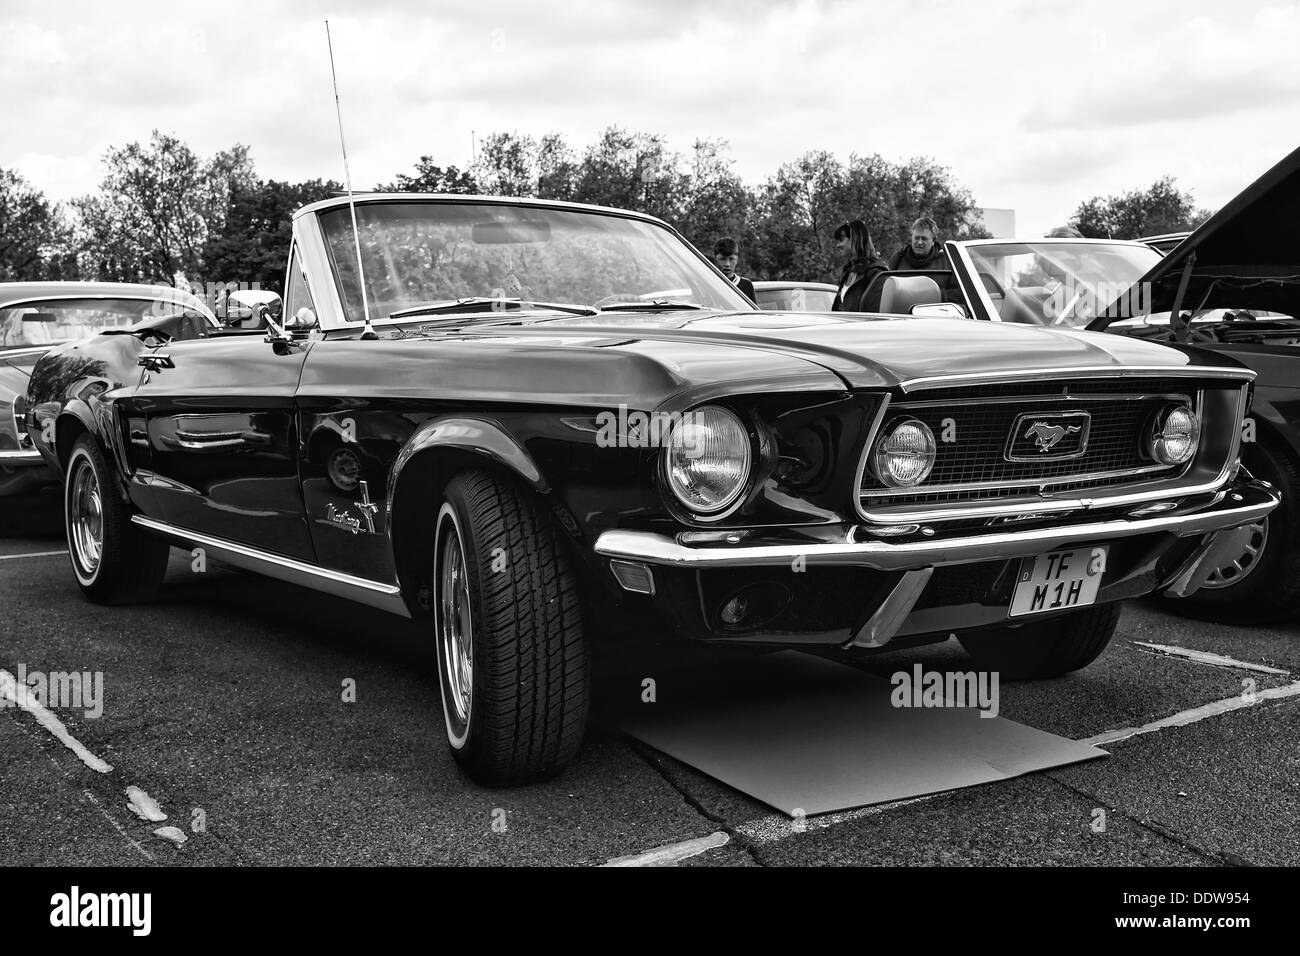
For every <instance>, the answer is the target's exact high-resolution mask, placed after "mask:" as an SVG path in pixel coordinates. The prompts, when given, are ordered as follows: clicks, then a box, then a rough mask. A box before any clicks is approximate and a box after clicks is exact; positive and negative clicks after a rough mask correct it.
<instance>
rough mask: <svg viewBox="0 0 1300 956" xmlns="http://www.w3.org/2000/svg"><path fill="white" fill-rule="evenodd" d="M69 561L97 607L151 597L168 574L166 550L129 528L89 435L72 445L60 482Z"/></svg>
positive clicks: (127, 515)
mask: <svg viewBox="0 0 1300 956" xmlns="http://www.w3.org/2000/svg"><path fill="white" fill-rule="evenodd" d="M63 520H64V529H65V532H66V535H67V539H68V557H69V558H70V559H71V561H72V571H73V573H74V574H75V575H76V577H77V584H78V585H79V586H80V587H81V591H82V593H83V594H85V595H86V597H88V598H90V600H92V601H94V602H96V603H98V604H128V603H131V602H133V601H142V600H146V599H147V598H148V597H150V596H151V595H152V594H153V592H154V591H155V590H156V589H157V587H158V585H159V584H160V583H162V579H163V574H164V572H165V571H166V570H167V557H168V554H169V553H170V550H171V549H170V548H169V547H168V545H167V544H166V543H165V542H163V541H160V540H158V539H157V538H152V537H150V536H149V535H147V534H145V533H143V532H142V531H140V529H139V528H137V527H135V526H134V525H133V524H131V515H130V513H129V511H128V510H127V506H126V504H125V503H124V502H123V501H122V500H121V499H120V498H119V497H118V496H117V495H116V494H115V493H114V491H113V489H112V487H111V485H110V484H109V472H108V465H107V463H106V462H105V461H104V456H103V454H101V452H100V450H99V446H98V445H97V444H96V443H95V440H94V439H93V438H92V437H91V436H90V435H82V436H81V437H80V438H78V439H77V441H76V443H75V444H74V445H73V446H72V452H71V454H69V455H68V465H67V468H66V470H65V472H64V482H63Z"/></svg>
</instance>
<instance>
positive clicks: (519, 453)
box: [27, 194, 1277, 784]
mask: <svg viewBox="0 0 1300 956" xmlns="http://www.w3.org/2000/svg"><path fill="white" fill-rule="evenodd" d="M355 217H356V219H355V221H356V222H357V223H358V224H359V228H358V232H357V233H355V234H354V232H353V225H352V223H353V221H354V220H353V218H352V213H351V212H350V210H349V203H348V201H347V199H346V198H345V199H331V200H327V201H324V202H319V203H315V204H313V205H310V206H307V207H305V208H303V209H301V210H299V211H298V212H297V213H296V214H295V216H294V220H293V230H292V233H293V240H292V242H293V244H292V249H291V251H290V255H289V265H288V274H287V277H286V285H285V289H286V292H285V301H284V303H283V306H282V307H280V304H279V303H278V302H276V301H269V302H267V303H265V304H263V305H262V306H260V307H259V309H260V313H259V314H260V315H261V317H263V318H264V319H265V321H266V323H267V326H268V330H267V332H266V333H265V334H263V333H248V332H243V331H238V332H224V333H217V334H215V335H212V336H210V337H208V338H204V339H198V340H193V341H172V342H170V343H167V344H159V343H157V342H154V341H151V340H149V339H148V338H146V337H144V336H135V335H122V336H101V337H99V338H96V339H90V340H86V341H84V342H81V343H77V344H74V345H72V346H67V347H64V348H63V349H60V350H56V351H53V352H51V353H49V354H47V355H46V356H45V357H43V358H42V359H41V361H40V362H39V363H38V365H37V369H36V374H34V375H33V378H32V386H31V389H30V391H29V395H28V403H29V404H28V407H29V412H28V416H27V426H28V430H29V434H31V436H32V438H33V441H34V442H35V444H36V446H37V447H38V448H39V449H40V452H41V454H43V455H45V456H46V457H47V460H49V461H50V462H52V463H57V465H58V467H59V468H61V469H62V470H63V472H64V474H65V498H66V514H67V536H68V542H69V554H70V560H71V566H72V570H73V573H74V575H75V578H76V581H77V583H78V585H79V587H80V588H81V590H82V592H83V593H84V594H85V595H86V597H87V598H89V599H90V600H92V601H96V602H103V603H115V602H122V601H129V600H140V599H144V598H147V597H148V595H149V594H150V593H152V591H153V590H154V588H155V587H156V586H157V585H158V583H159V581H160V580H161V578H162V575H163V570H164V566H165V563H166V558H167V546H168V544H179V545H181V546H183V547H185V548H193V547H202V548H204V549H206V551H207V553H208V554H209V556H211V557H213V558H217V559H224V560H226V561H228V562H230V563H232V564H235V565H238V566H241V567H244V568H247V569H251V570H254V571H258V572H261V573H264V574H267V575H270V576H273V577H277V578H281V579H283V580H287V581H292V582H295V583H298V584H302V585H306V586H308V587H311V588H316V589H320V590H323V591H328V592H330V593H333V594H337V595H341V596H343V597H346V598H349V599H351V600H354V601H358V602H361V603H363V604H367V605H370V606H373V607H376V608H380V609H383V610H385V611H389V612H392V613H393V614H396V615H399V616H402V617H409V618H414V619H418V620H421V621H427V622H428V628H429V636H430V639H431V640H432V641H433V643H434V645H435V648H436V653H437V659H438V674H439V682H440V687H441V694H442V711H443V718H444V725H445V730H446V736H447V740H448V744H449V746H450V748H451V752H452V753H453V754H454V756H455V759H456V760H457V761H459V763H460V764H461V765H462V766H463V767H464V768H465V769H466V770H467V772H468V773H469V774H470V775H472V776H473V777H474V778H475V779H476V780H479V781H481V782H484V783H490V784H508V783H518V782H523V781H531V780H537V779H539V778H541V777H544V776H546V775H548V774H551V773H554V772H556V771H558V770H559V769H560V768H561V767H563V766H564V765H565V764H566V763H567V762H568V761H569V760H570V759H571V758H572V757H573V755H574V754H575V752H576V751H577V749H578V747H579V742H580V740H581V737H582V733H583V726H584V721H585V718H586V712H587V706H588V703H587V702H588V696H589V686H588V685H589V670H588V645H589V644H590V643H591V642H594V641H602V642H610V643H611V644H612V643H613V642H616V641H618V640H634V639H635V640H663V639H675V640H684V641H704V642H710V643H713V644H718V645H736V646H744V647H754V646H766V647H793V648H802V649H806V650H807V649H813V650H817V651H818V652H821V653H827V654H838V655H842V656H846V657H854V656H858V655H860V654H864V653H873V652H878V651H880V650H882V649H885V648H889V649H893V648H897V647H906V646H909V645H916V644H924V643H929V642H934V641H942V640H944V639H946V638H947V637H948V636H949V635H950V634H952V633H956V634H957V635H958V636H959V637H960V638H961V640H962V642H963V643H964V644H965V646H966V647H967V648H968V649H969V650H970V652H971V653H972V654H973V655H974V656H975V658H976V660H977V661H979V662H980V663H981V665H982V666H986V667H990V668H996V669H999V670H1001V671H1002V673H1003V676H1004V677H1016V676H1020V677H1046V676H1054V675H1060V674H1064V673H1066V672H1069V671H1072V670H1075V669H1077V668H1080V667H1083V666H1085V665H1087V664H1088V663H1089V662H1091V661H1092V660H1093V659H1094V658H1096V656H1097V655H1098V654H1099V653H1101V651H1102V649H1103V648H1104V647H1105V645H1106V643H1107V641H1109V640H1110V637H1111V635H1112V633H1113V631H1114V629H1115V625H1116V622H1117V619H1118V613H1119V610H1118V602H1120V601H1122V600H1124V599H1126V598H1131V597H1136V596H1139V595H1141V594H1145V593H1147V592H1149V591H1151V590H1153V589H1157V588H1165V589H1172V590H1173V591H1175V592H1177V593H1188V592H1190V591H1192V590H1194V589H1195V588H1196V587H1197V586H1198V585H1199V584H1200V582H1201V580H1202V578H1203V576H1204V573H1206V572H1207V570H1208V568H1209V567H1211V566H1213V563H1214V561H1215V560H1216V553H1217V550H1218V549H1219V548H1221V547H1223V546H1224V542H1225V541H1227V540H1229V538H1230V535H1228V534H1227V532H1229V530H1230V529H1234V528H1237V527H1239V526H1241V525H1244V524H1249V523H1251V522H1254V521H1258V520H1259V519H1260V518H1261V517H1263V516H1264V515H1266V514H1267V513H1268V512H1269V511H1270V510H1271V509H1272V508H1273V507H1275V506H1276V504H1277V496H1276V494H1274V493H1273V492H1272V491H1270V490H1269V489H1268V488H1267V487H1265V486H1264V485H1263V484H1261V483H1259V482H1257V481H1252V480H1250V479H1248V478H1247V477H1245V476H1243V475H1239V474H1238V473H1237V465H1238V462H1237V452H1238V447H1239V445H1238V437H1239V435H1240V428H1241V420H1242V416H1243V413H1244V410H1245V407H1246V402H1247V393H1248V390H1249V387H1250V382H1251V380H1252V379H1253V377H1254V375H1253V373H1252V372H1250V371H1249V370H1247V369H1245V368H1243V367H1241V365H1240V364H1239V363H1237V362H1235V361H1233V360H1232V359H1230V358H1226V357H1222V356H1217V355H1214V354H1210V353H1204V352H1191V353H1189V352H1186V351H1179V350H1177V349H1172V348H1169V347H1166V346H1163V345H1159V344H1155V343H1148V342H1141V341H1129V340H1124V339H1120V338H1117V337H1116V336H1107V335H1089V334H1084V333H1078V332H1075V331H1072V330H1045V329H1037V328H1028V327H1024V326H1015V325H1012V324H1010V323H997V324H993V323H976V322H971V321H968V320H948V319H943V318H925V319H910V318H894V319H890V318H886V317H877V318H874V319H873V318H870V317H864V316H861V315H855V316H844V315H840V314H818V313H769V312H762V311H759V310H757V309H754V308H753V307H752V306H751V305H750V304H749V303H748V300H746V299H745V298H744V297H743V296H742V295H741V294H740V293H739V292H738V291H737V290H736V289H735V287H734V286H732V285H731V283H730V282H728V281H727V280H726V278H725V277H724V276H723V275H722V273H720V272H719V271H718V270H717V268H716V267H715V266H714V265H713V264H712V263H710V262H709V261H708V260H707V259H705V258H704V257H702V256H701V255H700V254H699V253H698V252H696V251H695V250H694V249H693V248H692V247H691V246H690V245H689V244H688V243H687V242H686V241H685V240H684V239H683V238H682V237H681V236H680V235H679V234H677V233H676V232H675V231H674V230H673V229H671V228H670V227H668V226H667V225H665V224H664V223H662V222H660V221H659V220H657V219H654V218H651V217H649V216H645V215H641V214H639V213H633V212H627V211H623V210H616V209H603V208H596V207H590V206H582V205H577V204H572V203H558V202H545V201H541V200H537V201H521V200H509V199H501V198H493V197H467V196H416V195H409V194H398V195H367V196H364V197H358V198H357V199H356V207H355ZM664 290H673V291H674V293H684V294H683V295H681V296H677V295H676V294H674V295H673V296H671V297H670V296H668V295H667V294H666V293H665V292H664ZM86 361H94V362H96V363H99V365H101V366H102V368H103V369H104V372H103V374H104V376H105V377H107V378H111V379H112V382H113V387H112V388H110V389H108V390H105V391H96V392H91V393H83V392H77V391H75V390H71V391H70V390H68V389H66V388H59V387H55V383H60V382H64V381H67V380H68V379H69V376H68V375H66V374H63V372H62V370H63V369H64V368H65V367H66V366H68V365H69V364H70V363H78V362H86ZM49 422H52V423H53V427H46V423H49ZM304 436H307V438H310V439H311V440H310V441H308V440H307V438H305V437H304ZM353 446H355V449H356V454H355V456H353V457H352V458H351V459H347V458H346V456H340V455H339V454H338V450H339V448H341V447H353Z"/></svg>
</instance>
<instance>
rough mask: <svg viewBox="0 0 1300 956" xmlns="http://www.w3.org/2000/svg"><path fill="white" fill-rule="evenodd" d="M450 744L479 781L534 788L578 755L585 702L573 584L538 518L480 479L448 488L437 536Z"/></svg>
mask: <svg viewBox="0 0 1300 956" xmlns="http://www.w3.org/2000/svg"><path fill="white" fill-rule="evenodd" d="M433 546H434V569H433V592H434V636H435V641H436V645H437V656H438V675H439V684H440V686H441V691H442V710H443V722H444V724H445V727H446V732H447V742H448V744H449V745H450V747H451V752H452V755H453V756H454V757H455V759H456V761H457V763H459V764H460V765H461V767H462V768H464V770H465V771H466V772H467V773H468V774H469V775H470V777H472V778H473V779H474V780H475V781H477V782H479V783H482V784H486V785H492V786H501V785H512V784H521V783H532V782H534V781H538V780H543V779H545V778H547V777H549V776H552V775H554V774H556V773H558V772H559V771H560V770H562V769H563V768H564V767H565V765H566V764H568V762H569V761H570V760H571V759H572V758H573V756H574V754H575V753H577V750H578V747H579V745H580V744H581V742H582V734H583V730H584V728H585V725H586V719H587V706H588V697H589V687H588V670H587V654H586V647H585V644H584V640H583V629H582V616H581V609H580V605H579V600H578V593H577V585H576V582H575V581H574V577H573V573H572V571H571V570H570V568H569V565H568V561H567V557H566V555H565V554H564V551H563V549H562V547H561V543H560V541H559V540H558V538H557V537H556V533H555V529H554V527H553V525H552V523H551V522H550V521H549V520H548V518H547V516H546V514H545V513H544V512H543V511H542V510H541V509H539V508H538V507H536V505H535V504H534V503H533V502H532V501H531V500H530V499H529V498H527V497H526V496H525V492H524V491H523V490H522V489H520V488H518V487H517V486H515V485H513V484H509V483H506V482H503V481H500V480H498V479H497V478H495V477H493V476H491V475H488V474H486V473H484V472H481V471H465V472H461V473H460V474H459V475H457V476H456V477H455V478H453V479H452V480H451V482H450V483H449V484H448V485H447V490H446V493H445V495H444V499H443V503H442V506H441V509H440V510H439V512H438V519H437V523H436V526H435V533H434V541H433Z"/></svg>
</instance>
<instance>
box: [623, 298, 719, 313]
mask: <svg viewBox="0 0 1300 956" xmlns="http://www.w3.org/2000/svg"><path fill="white" fill-rule="evenodd" d="M707 308H708V306H707V305H700V304H699V303H698V302H678V301H676V300H675V299H654V300H652V301H650V302H645V301H640V300H638V301H636V302H611V303H610V304H608V305H602V306H601V307H600V311H601V312H673V311H676V310H678V309H707Z"/></svg>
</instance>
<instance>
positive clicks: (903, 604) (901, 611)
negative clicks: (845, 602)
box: [845, 568, 934, 649]
mask: <svg viewBox="0 0 1300 956" xmlns="http://www.w3.org/2000/svg"><path fill="white" fill-rule="evenodd" d="M933 574H934V568H917V569H916V570H915V571H908V572H906V573H904V575H903V577H902V579H901V580H900V581H899V582H898V583H897V584H895V585H894V588H893V590H892V591H890V592H889V596H888V597H886V598H885V600H884V601H882V602H881V603H880V607H878V608H876V610H875V611H874V612H873V613H872V615H871V617H869V618H867V621H866V623H865V624H863V625H862V627H860V628H858V632H857V633H856V634H854V635H853V640H851V641H849V643H848V644H846V645H845V647H846V649H847V648H849V647H884V646H885V645H886V644H888V643H889V642H890V641H891V640H893V637H894V635H895V634H897V633H898V629H899V628H900V627H902V626H903V622H904V621H905V620H907V615H909V614H911V613H912V608H913V607H915V606H916V601H917V599H918V598H919V597H920V596H921V592H922V591H924V590H925V586H926V585H927V584H929V583H930V576H931V575H933Z"/></svg>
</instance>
